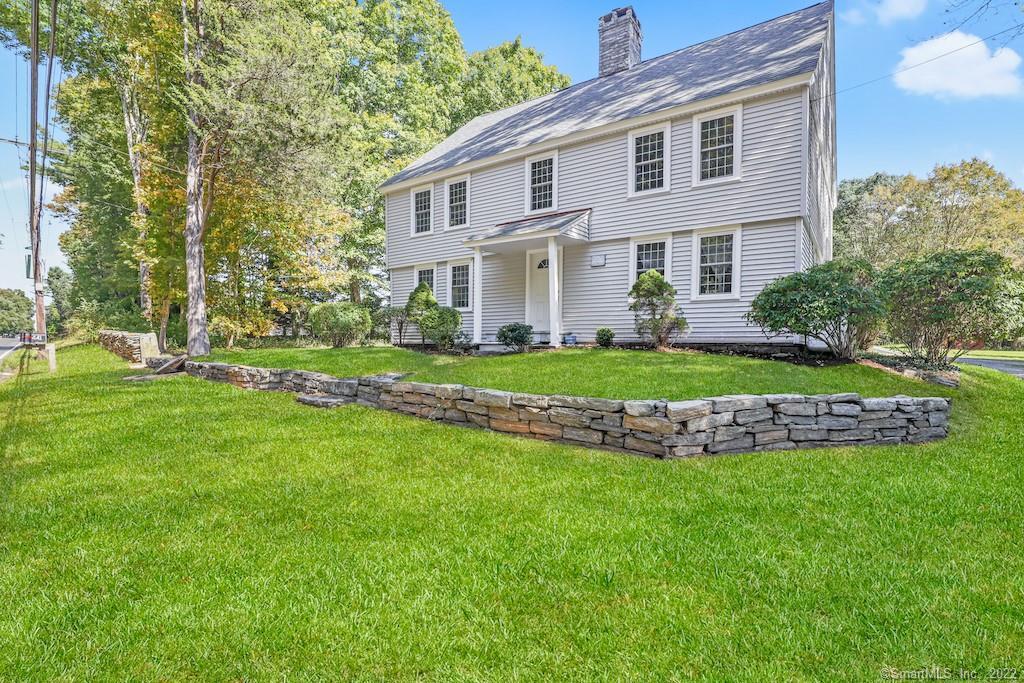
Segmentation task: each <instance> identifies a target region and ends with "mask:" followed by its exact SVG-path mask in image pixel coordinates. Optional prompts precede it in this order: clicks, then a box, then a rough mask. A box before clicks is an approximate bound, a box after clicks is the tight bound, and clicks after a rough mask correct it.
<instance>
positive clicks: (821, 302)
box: [747, 259, 884, 358]
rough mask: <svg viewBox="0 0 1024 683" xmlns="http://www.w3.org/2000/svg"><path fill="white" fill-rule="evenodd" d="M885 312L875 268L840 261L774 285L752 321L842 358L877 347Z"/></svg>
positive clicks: (769, 332)
mask: <svg viewBox="0 0 1024 683" xmlns="http://www.w3.org/2000/svg"><path fill="white" fill-rule="evenodd" d="M883 313H884V308H883V306H882V300H881V298H880V297H879V295H878V292H877V291H876V289H875V269H874V267H873V266H872V265H871V264H870V263H868V262H867V261H863V260H853V259H851V260H837V261H829V262H828V263H822V264H820V265H817V266H812V267H810V268H808V269H807V270H805V271H802V272H799V273H793V274H791V275H787V276H785V277H781V278H779V279H777V280H775V281H774V282H771V283H769V284H768V285H767V286H766V287H765V288H764V289H762V290H761V292H760V294H758V295H757V297H756V298H755V299H754V301H753V303H752V304H751V305H750V312H749V313H748V314H747V319H748V320H750V321H751V322H753V323H756V324H757V325H760V326H761V329H762V330H764V332H765V334H766V335H768V336H777V335H780V334H793V335H800V336H807V337H811V338H812V339H817V340H819V341H820V342H822V343H823V344H825V346H827V347H828V349H829V351H831V352H832V354H833V355H835V356H836V357H837V358H854V357H855V356H856V355H857V352H858V351H861V350H863V349H865V348H867V347H868V346H870V345H871V342H872V341H873V339H874V338H875V336H876V335H877V333H878V328H879V324H880V322H881V319H882V315H883Z"/></svg>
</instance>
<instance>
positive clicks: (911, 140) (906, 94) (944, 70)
mask: <svg viewBox="0 0 1024 683" xmlns="http://www.w3.org/2000/svg"><path fill="white" fill-rule="evenodd" d="M444 4H445V6H446V7H447V8H448V10H449V11H450V12H451V14H452V17H453V18H454V20H455V24H456V26H457V27H458V29H459V32H460V33H461V35H462V38H463V41H464V42H465V45H466V48H467V49H468V50H479V49H483V48H486V47H489V46H491V45H494V44H496V43H499V42H501V41H504V40H509V39H512V38H514V37H515V36H516V35H521V36H522V37H523V40H524V42H525V43H526V44H528V45H532V46H534V47H536V48H538V49H540V50H541V51H542V52H543V53H544V56H545V59H546V61H547V62H549V63H552V64H555V65H557V66H558V67H559V68H560V69H561V70H562V71H564V72H565V73H568V74H569V75H570V76H571V77H572V80H573V82H579V81H582V80H586V79H588V78H592V77H594V76H595V75H596V71H597V19H598V17H599V16H600V15H601V14H603V13H605V12H607V11H609V10H611V9H613V7H614V6H617V5H615V4H614V3H608V2H604V1H602V2H593V1H584V0H568V1H566V0H562V1H560V2H551V0H519V1H518V2H515V3H490V2H479V0H449V1H448V2H444ZM808 4H812V3H810V2H809V1H807V0H773V1H768V0H731V1H730V2H715V3H698V2H677V1H675V0H673V1H665V0H662V1H661V2H655V1H654V0H633V1H632V5H633V7H634V8H635V10H636V12H637V15H638V17H639V18H640V22H641V24H642V26H643V32H644V45H643V56H644V58H649V57H655V56H657V55H660V54H664V53H666V52H670V51H672V50H675V49H678V48H680V47H685V46H686V45H691V44H693V43H697V42H700V41H702V40H707V39H709V38H713V37H715V36H718V35H721V34H723V33H728V32H730V31H734V30H737V29H740V28H744V27H746V26H749V25H751V24H755V23H757V22H759V21H764V20H766V19H770V18H772V17H775V16H778V15H780V14H785V13H786V12H790V11H793V10H796V9H799V8H801V7H805V6H807V5H808ZM995 4H996V5H997V10H996V11H995V12H993V13H989V14H988V15H986V16H984V17H982V18H981V19H979V20H976V21H973V22H971V23H968V24H966V25H964V26H962V27H959V28H958V30H956V31H955V32H952V33H950V32H951V30H953V29H956V28H957V23H958V22H957V20H958V18H959V17H957V16H956V15H953V16H951V15H950V14H949V13H948V12H947V11H946V10H947V7H948V5H947V3H946V1H945V0H840V1H839V2H837V4H836V14H837V20H836V23H837V41H836V49H837V80H838V87H839V90H840V93H839V95H838V96H837V104H838V144H839V177H840V178H848V177H857V176H863V175H867V174H870V173H872V172H874V171H888V172H890V173H907V172H912V173H916V174H919V175H923V174H925V173H927V172H928V170H929V169H930V168H931V167H932V166H934V165H935V164H937V163H949V162H954V161H958V160H960V159H964V158H969V157H972V156H978V157H982V158H985V159H988V160H989V161H991V162H992V163H993V164H994V165H995V166H996V168H998V169H1000V170H1001V171H1003V172H1004V173H1006V174H1007V175H1009V176H1010V177H1011V178H1012V179H1013V180H1014V181H1015V182H1016V183H1017V185H1020V186H1024V129H1022V126H1021V121H1024V84H1022V79H1024V67H1022V66H1021V56H1022V55H1024V36H1021V35H1017V34H1016V33H1014V32H1009V33H1004V34H1003V35H1001V36H999V37H997V38H993V39H991V40H987V41H985V42H982V43H979V44H974V43H976V41H978V40H979V39H981V38H986V37H988V36H990V35H992V34H994V33H996V32H998V31H1001V30H1003V29H1006V28H1008V27H1010V26H1013V25H1015V24H1020V23H1022V22H1024V12H1022V11H1021V10H1020V9H1017V8H1015V7H1012V3H1010V2H1002V3H1000V2H997V3H995ZM950 51H954V52H953V53H952V54H950V55H947V56H944V57H938V55H940V54H943V53H947V52H950ZM936 57H938V58H937V59H936ZM929 60H934V61H929ZM922 62H924V63H925V65H924V66H921V67H918V68H914V69H909V70H906V71H903V72H902V73H899V74H898V75H896V76H895V77H890V76H888V74H891V73H892V72H894V71H896V70H897V69H900V68H901V67H906V66H909V65H913V64H919V63H922ZM16 73H17V91H18V95H17V98H16V97H15V92H16V90H15V74H16ZM25 78H26V76H25V67H24V64H23V63H22V62H20V61H19V60H16V59H15V57H14V56H13V55H12V54H11V53H10V52H4V53H2V54H0V91H2V92H3V93H4V98H3V101H4V103H3V105H2V107H0V136H3V137H8V138H12V137H14V136H15V133H17V134H18V135H19V136H20V137H21V138H22V139H24V136H25V131H26V128H27V127H26V120H27V115H26V109H27V107H26V99H25V94H24V93H25ZM879 78H880V80H877V81H875V82H873V83H870V84H868V85H864V86H863V87H857V88H854V89H851V90H849V91H847V92H843V90H844V89H846V88H851V87H852V86H856V85H858V84H860V83H863V82H865V81H870V80H872V79H879ZM16 101H17V108H16V106H15V103H16ZM0 195H2V196H0V233H2V234H3V238H2V239H3V244H2V246H0V287H21V288H25V289H26V291H28V285H29V284H30V283H29V282H28V281H27V280H25V278H24V254H25V247H26V246H27V244H28V238H27V234H26V229H25V225H26V218H25V216H26V201H27V200H26V197H27V192H26V189H25V179H24V174H23V173H22V172H21V171H20V170H19V156H18V154H17V152H16V150H15V149H14V147H12V146H11V145H6V144H0ZM62 229H63V226H62V225H61V224H60V223H59V222H57V221H55V220H53V219H52V218H44V221H43V231H44V232H43V248H44V258H45V260H46V261H47V263H48V264H49V265H54V264H62V263H63V259H62V258H61V256H60V253H59V250H58V249H57V234H58V233H59V232H60V231H61V230H62Z"/></svg>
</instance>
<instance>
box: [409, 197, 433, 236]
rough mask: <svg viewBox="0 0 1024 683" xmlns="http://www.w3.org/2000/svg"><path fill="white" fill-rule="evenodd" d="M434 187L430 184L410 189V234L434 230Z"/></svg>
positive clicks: (420, 233)
mask: <svg viewBox="0 0 1024 683" xmlns="http://www.w3.org/2000/svg"><path fill="white" fill-rule="evenodd" d="M433 209H434V188H433V187H432V186H430V185H427V186H426V187H418V188H416V189H415V190H413V191H412V234H414V235H423V234H427V233H431V232H433V231H434V223H433Z"/></svg>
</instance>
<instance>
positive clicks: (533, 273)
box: [526, 250, 551, 333]
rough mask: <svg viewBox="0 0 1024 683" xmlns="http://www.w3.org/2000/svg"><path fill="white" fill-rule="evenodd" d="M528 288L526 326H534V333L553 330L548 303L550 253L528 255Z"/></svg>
mask: <svg viewBox="0 0 1024 683" xmlns="http://www.w3.org/2000/svg"><path fill="white" fill-rule="evenodd" d="M526 267H527V268H528V270H529V272H528V273H527V278H528V281H527V285H526V286H527V288H528V292H529V294H528V296H527V298H526V324H527V325H533V331H534V332H545V333H546V332H549V331H550V330H551V306H550V304H549V301H548V286H549V284H548V253H547V251H546V250H545V251H543V252H541V251H537V252H530V253H528V254H527V255H526Z"/></svg>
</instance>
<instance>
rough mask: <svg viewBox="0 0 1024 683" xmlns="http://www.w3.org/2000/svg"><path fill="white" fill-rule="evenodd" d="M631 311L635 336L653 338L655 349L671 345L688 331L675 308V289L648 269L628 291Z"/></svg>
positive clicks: (659, 275) (684, 319)
mask: <svg viewBox="0 0 1024 683" xmlns="http://www.w3.org/2000/svg"><path fill="white" fill-rule="evenodd" d="M629 298H630V303H629V310H631V311H633V314H634V318H635V322H636V333H637V334H638V335H640V338H641V339H643V338H644V337H647V336H650V338H651V341H653V342H654V345H655V346H656V347H658V348H659V349H660V348H664V347H666V346H668V345H669V342H670V341H671V340H672V337H673V336H674V335H675V334H677V333H679V332H682V331H684V330H686V327H687V324H686V318H684V317H683V311H682V309H680V308H679V306H677V305H676V288H675V287H673V286H672V283H670V282H669V281H668V280H666V279H665V277H664V276H663V275H662V274H661V273H659V272H658V271H656V270H648V271H647V272H645V273H644V274H643V275H641V276H640V277H638V278H637V279H636V282H635V283H633V287H632V288H631V289H630V290H629Z"/></svg>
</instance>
